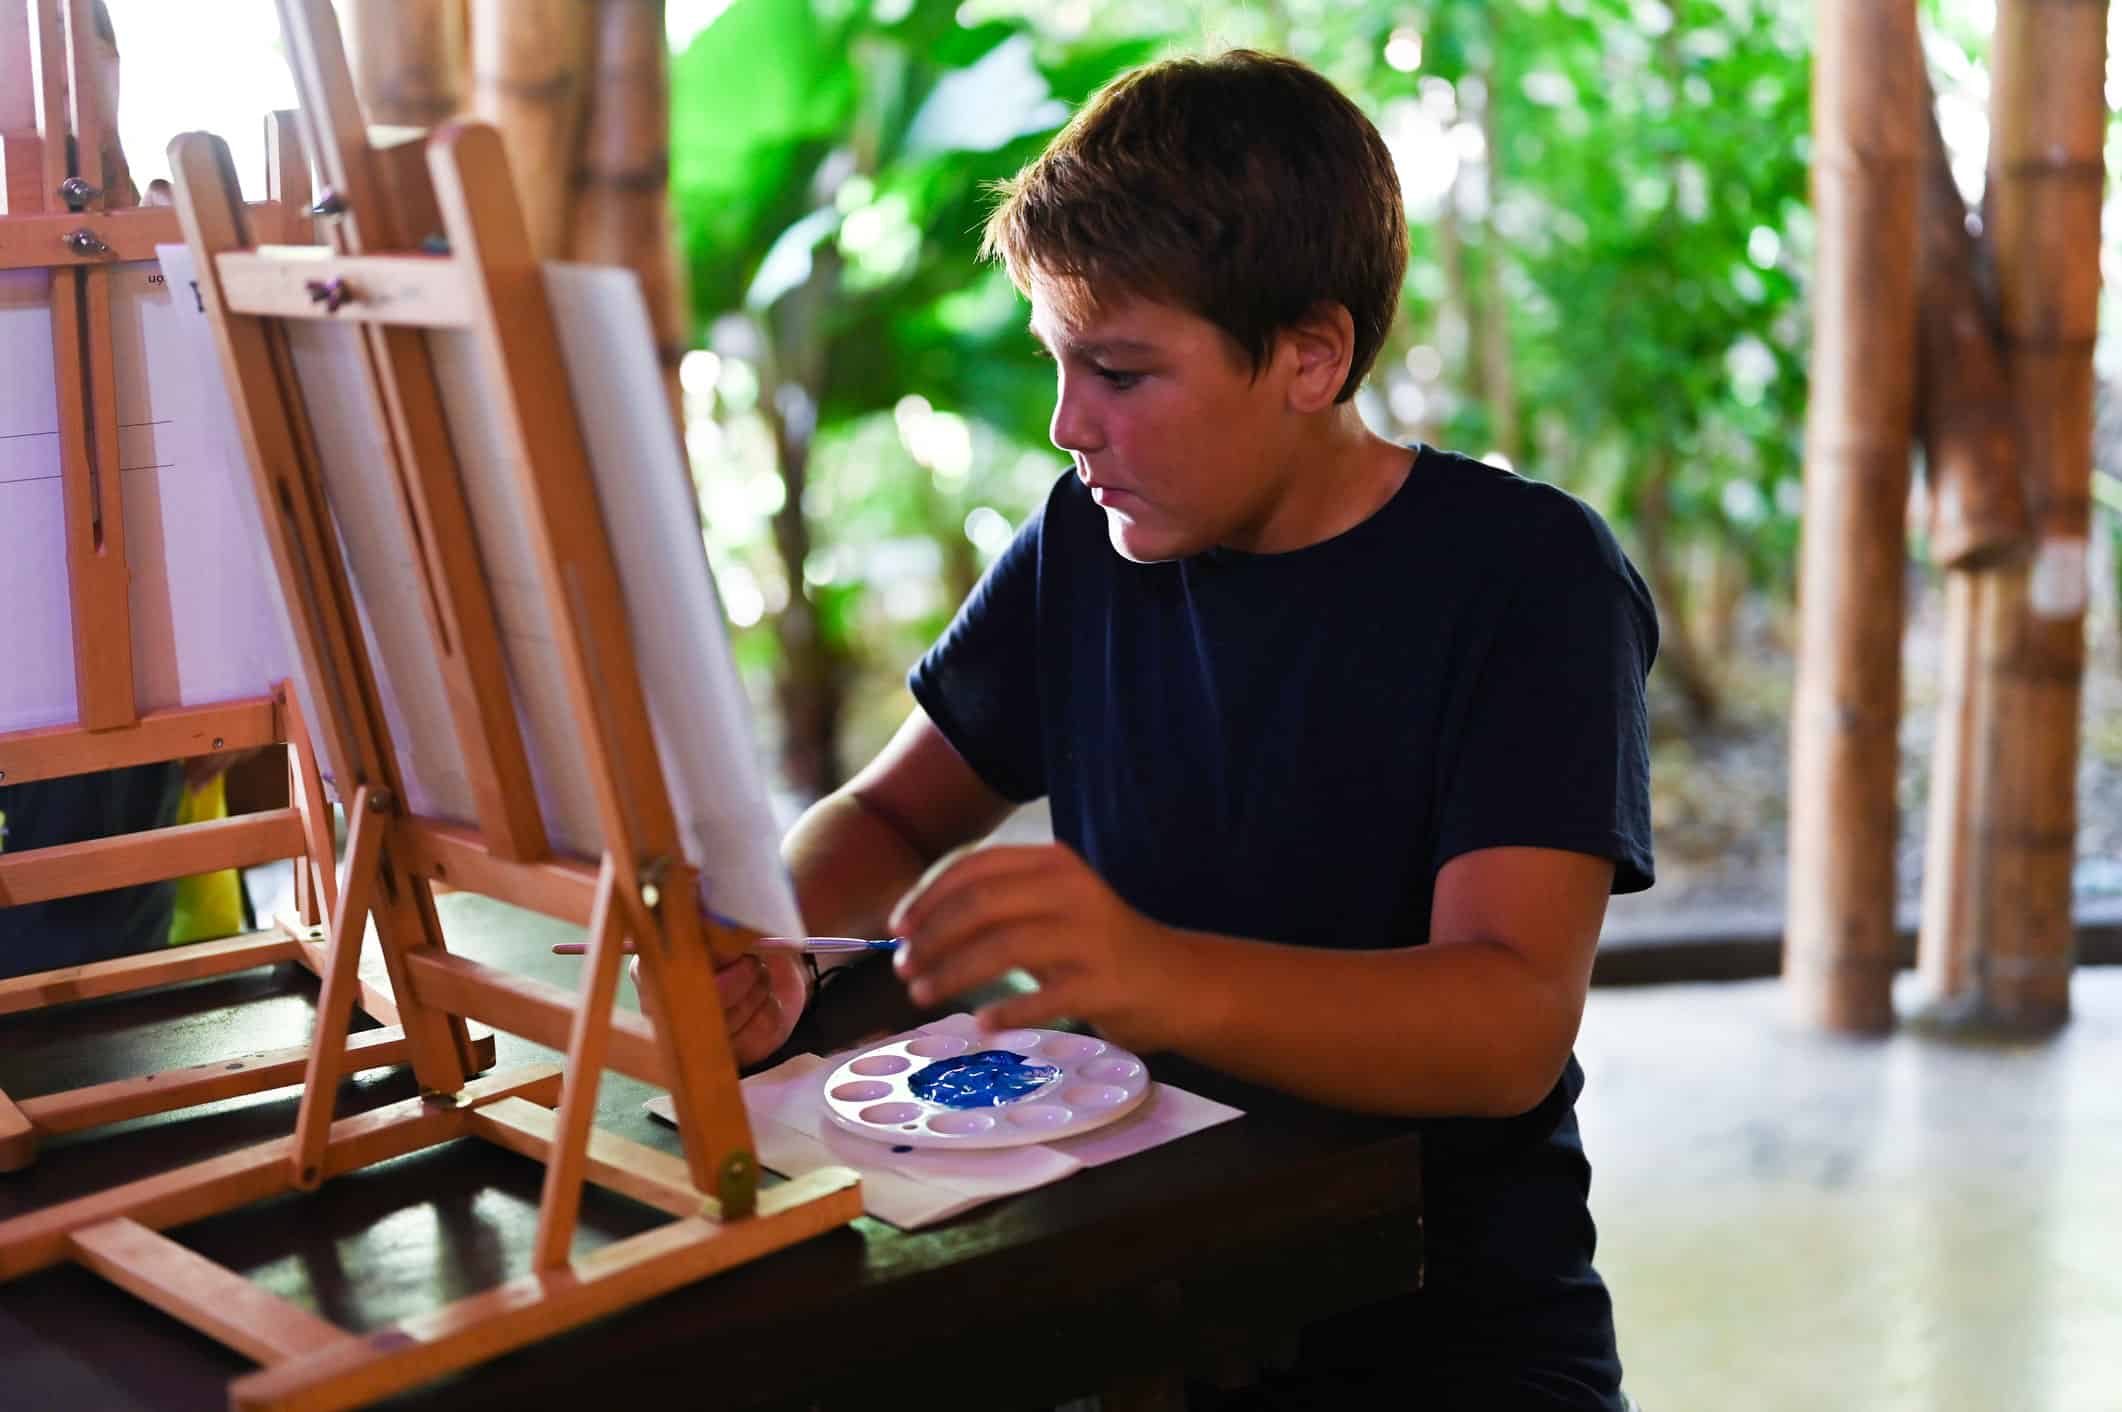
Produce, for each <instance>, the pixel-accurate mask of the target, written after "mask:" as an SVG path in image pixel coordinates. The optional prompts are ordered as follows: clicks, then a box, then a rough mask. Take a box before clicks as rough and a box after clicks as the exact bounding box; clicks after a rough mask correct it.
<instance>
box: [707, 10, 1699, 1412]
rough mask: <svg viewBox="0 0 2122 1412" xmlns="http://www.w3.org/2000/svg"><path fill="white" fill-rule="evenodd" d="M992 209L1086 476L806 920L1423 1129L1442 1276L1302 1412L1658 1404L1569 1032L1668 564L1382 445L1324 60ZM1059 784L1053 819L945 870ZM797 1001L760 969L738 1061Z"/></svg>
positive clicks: (1634, 774) (740, 1009) (1358, 234)
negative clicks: (1620, 1319)
mask: <svg viewBox="0 0 2122 1412" xmlns="http://www.w3.org/2000/svg"><path fill="white" fill-rule="evenodd" d="M1003 198H1004V199H1003V200H1002V202H1001V204H1000V206H999V207H998V208H997V210H996V211H995V213H994V215H993V217H992V219H991V220H990V222H989V224H988V227H987V241H986V253H988V254H989V255H990V256H999V257H1000V258H1001V259H1002V260H1003V261H1005V262H1006V264H1007V266H1008V268H1009V271H1010V274H1011V276H1012V278H1013V279H1014V280H1015V281H1016V283H1017V285H1018V286H1019V288H1020V289H1022V290H1023V291H1024V292H1025V293H1026V295H1027V296H1028V297H1029V299H1030V303H1031V326H1032V330H1033V332H1034V333H1035V334H1036V335H1037V336H1038V338H1039V340H1040V342H1041V343H1042V344H1044V345H1045V346H1046V348H1047V349H1048V351H1049V352H1050V353H1051V354H1052V355H1053V357H1054V359H1055V361H1056V364H1057V368H1058V373H1059V392H1058V401H1057V405H1056V407H1055V411H1054V416H1053V425H1052V435H1053V440H1054V443H1055V445H1057V446H1059V447H1061V448H1062V449H1063V450H1066V451H1067V452H1069V454H1070V455H1071V457H1072V458H1073V460H1074V470H1073V472H1072V473H1071V474H1068V475H1065V476H1063V477H1062V478H1061V479H1060V480H1059V481H1058V482H1057V483H1056V485H1055V486H1054V488H1053V490H1052V492H1051V493H1050V494H1049V495H1048V497H1047V499H1046V502H1045V504H1044V506H1043V507H1042V509H1041V510H1040V511H1039V512H1038V513H1036V514H1035V515H1034V516H1033V517H1032V519H1031V520H1030V522H1029V523H1027V524H1026V525H1025V526H1024V528H1023V530H1022V531H1021V532H1020V533H1019V534H1018V536H1017V537H1016V540H1015V541H1014V543H1013V544H1012V545H1011V546H1010V548H1009V549H1008V550H1007V552H1005V553H1004V554H1003V556H1002V557H1001V559H1000V560H999V561H998V562H997V563H996V564H995V565H994V567H993V569H992V570H991V571H990V572H989V573H988V575H987V576H986V577H985V579H983V581H982V582H981V584H980V586H979V588H978V589H977V590H975V592H974V593H973V595H972V596H971V598H970V599H969V600H968V601H967V602H966V604H965V605H964V607H963V608H962V609H961V610H960V612H959V614H958V616H957V618H956V620H955V621H954V622H953V623H952V624H951V626H950V628H949V630H948V631H947V632H946V633H945V634H944V636H943V638H942V639H941V640H940V641H939V642H938V643H937V644H936V645H935V646H934V647H933V648H932V649H931V650H930V651H929V653H928V654H927V655H926V656H925V657H924V658H923V659H922V660H921V662H920V663H919V664H918V665H917V666H916V667H915V668H914V670H913V672H912V674H911V677H910V685H911V687H912V690H913V694H914V697H915V700H916V701H917V702H918V703H919V709H917V710H916V711H915V712H914V714H913V716H912V717H911V718H910V719H909V720H908V721H907V722H906V724H905V725H904V727H902V729H901V730H900V732H899V734H898V735H897V737H896V738H895V739H894V740H893V741H892V742H891V743H890V744H889V745H888V746H887V747H885V749H884V751H883V752H882V753H881V754H880V755H879V756H878V758H877V759H876V760H874V761H872V762H871V763H870V765H869V766H868V767H867V768H866V769H864V770H863V771H862V772H861V774H860V775H859V776H858V777H857V778H856V779H855V780H853V781H852V782H851V783H849V784H848V785H847V786H845V787H844V788H842V789H841V790H839V791H838V792H836V793H835V794H833V795H831V796H829V797H828V798H826V799H824V800H822V801H821V802H820V803H818V804H817V805H816V806H814V807H813V808H812V809H811V810H810V811H809V812H807V813H806V814H805V815H804V816H803V818H802V819H801V820H800V821H799V822H798V823H797V825H796V827H795V828H794V829H793V830H792V831H791V832H790V834H789V836H788V839H787V840H786V843H785V848H784V851H785V855H786V857H787V859H788V861H789V864H790V867H791V869H792V870H793V872H794V875H795V879H796V884H797V890H798V895H799V899H800V901H801V905H802V908H803V913H804V916H805V918H806V919H807V920H808V922H809V924H810V925H811V926H812V927H813V928H816V929H818V930H821V931H825V932H836V933H839V932H845V933H853V934H866V935H872V936H881V935H887V934H890V935H900V936H904V937H905V938H906V939H907V944H906V946H904V947H903V948H902V949H901V951H900V953H899V956H898V959H897V962H896V964H897V965H898V967H899V969H900V972H901V974H902V975H903V977H904V979H905V980H906V983H907V985H908V986H909V988H910V990H911V992H912V996H913V999H914V1000H915V1001H916V1002H918V1003H921V1004H924V1005H926V1004H939V1003H941V1002H943V1001H944V1000H945V999H946V998H947V997H949V996H951V995H953V994H955V993H958V992H960V991H962V990H965V989H967V988H969V987H973V986H976V985H979V984H982V983H984V982H988V981H991V980H994V979H995V978H997V977H999V976H1001V975H1003V974H1004V973H1005V972H1007V971H1009V970H1011V969H1022V970H1024V971H1026V972H1029V973H1030V974H1031V975H1032V976H1034V977H1035V978H1036V979H1037V980H1038V982H1039V987H1040V988H1039V990H1038V991H1037V992H1036V993H1035V994H1030V995H1023V996H1015V997H1012V998H1010V999H1008V1000H1005V1001H1002V1002H1000V1003H998V1004H995V1005H992V1006H990V1007H988V1008H987V1010H986V1011H984V1012H983V1018H984V1019H985V1020H987V1021H988V1022H989V1023H991V1024H993V1025H996V1026H1011V1025H1035V1024H1040V1023H1042V1022H1050V1021H1052V1020H1055V1019H1057V1018H1059V1017H1062V1016H1072V1017H1075V1018H1078V1019H1082V1020H1086V1021H1089V1022H1091V1023H1092V1024H1094V1025H1096V1026H1097V1028H1098V1029H1099V1030H1100V1031H1101V1032H1102V1033H1105V1034H1108V1035H1110V1036H1112V1037H1113V1038H1114V1039H1116V1040H1118V1041H1119V1042H1121V1043H1123V1044H1126V1045H1127V1046H1129V1047H1130V1048H1133V1049H1136V1050H1138V1051H1142V1052H1155V1051H1159V1050H1174V1051H1178V1052H1181V1053H1184V1054H1186V1055H1188V1056H1190V1057H1192V1058H1194V1059H1196V1060H1200V1061H1202V1062H1205V1063H1209V1064H1212V1065H1216V1066H1218V1067H1220V1068H1223V1069H1225V1070H1228V1071H1230V1072H1232V1073H1235V1074H1239V1075H1241V1076H1243V1077H1245V1078H1248V1079H1251V1080H1254V1081H1256V1082H1260V1083H1265V1084H1270V1085H1274V1086H1276V1087H1279V1088H1281V1089H1284V1090H1287V1091H1290V1092H1293V1093H1296V1094H1300V1095H1302V1096H1304V1097H1306V1098H1309V1099H1312V1100H1315V1101H1317V1102H1320V1103H1325V1104H1333V1105H1337V1106H1342V1107H1346V1108H1352V1109H1361V1110H1366V1111H1371V1112H1379V1113H1390V1114H1401V1115H1407V1116H1411V1117H1417V1118H1423V1119H1429V1120H1432V1121H1429V1122H1428V1123H1427V1124H1426V1128H1425V1154H1426V1156H1425V1167H1426V1171H1425V1189H1424V1199H1425V1210H1426V1218H1425V1229H1426V1231H1427V1235H1428V1251H1429V1253H1428V1257H1427V1259H1426V1262H1425V1265H1426V1268H1425V1271H1424V1272H1423V1284H1422V1290H1421V1292H1420V1293H1419V1294H1416V1295H1411V1296H1408V1297H1405V1298H1402V1299H1397V1300H1394V1301H1391V1302H1390V1303H1388V1304H1387V1305H1385V1306H1381V1307H1377V1308H1373V1309H1370V1310H1364V1311H1360V1312H1359V1313H1357V1314H1355V1315H1351V1316H1347V1317H1344V1318H1341V1319H1337V1320H1332V1321H1329V1322H1328V1323H1327V1324H1324V1325H1321V1326H1317V1327H1315V1328H1313V1329H1311V1330H1308V1331H1307V1332H1306V1334H1305V1336H1304V1340H1303V1345H1302V1352H1301V1356H1300V1361H1299V1364H1298V1366H1297V1367H1296V1369H1295V1370H1293V1371H1292V1372H1291V1373H1290V1374H1288V1375H1287V1376H1282V1375H1270V1378H1269V1386H1268V1387H1267V1388H1265V1389H1263V1391H1262V1393H1261V1395H1262V1396H1265V1397H1270V1398H1273V1399H1275V1402H1276V1405H1290V1406H1322V1407H1354V1406H1373V1405H1394V1406H1402V1405H1417V1406H1421V1407H1451V1408H1460V1407H1466V1408H1480V1409H1495V1408H1519V1407H1525V1408H1534V1407H1538V1408H1584V1409H1616V1408H1620V1407H1622V1406H1624V1405H1625V1403H1624V1401H1623V1399H1622V1397H1621V1393H1620V1390H1619V1382H1620V1365H1619V1361H1618V1358H1617V1355H1616V1353H1615V1349H1614V1337H1613V1324H1612V1313H1611V1308H1610V1305H1609V1303H1608V1299H1607V1295H1606V1290H1605V1288H1604V1286H1603V1285H1602V1284H1601V1282H1600V1280H1599V1277H1598V1275H1597V1274H1596V1273H1595V1272H1594V1271H1593V1269H1592V1266H1591V1255H1592V1244H1593V1232H1592V1226H1591V1220H1590V1216H1589V1214H1588V1212H1587V1210H1586V1205H1585V1194H1586V1189H1587V1184H1588V1181H1589V1169H1588V1167H1587V1166H1586V1163H1585V1160H1584V1156H1583V1151H1582V1148H1581V1146H1580V1144H1579V1142H1578V1138H1577V1127H1576V1121H1575V1118H1574V1116H1573V1114H1572V1105H1573V1103H1574V1100H1575V1097H1576V1094H1577V1091H1578V1089H1579V1088H1580V1087H1581V1085H1582V1074H1581V1072H1580V1071H1579V1070H1578V1068H1577V1065H1576V1063H1575V1060H1574V1059H1573V1058H1572V1056H1571V1053H1570V1049H1571V1045H1572V1044H1573V1042H1574V1040H1575V1035H1576V1030H1577V1025H1578V1021H1579V1018H1580V1016H1581V1014H1582V1010H1583V1005H1584V998H1585V990H1586V987H1587V985H1588V982H1589V975H1590V970H1591V960H1592V952H1593V948H1594V945H1595V943H1596V941H1597V938H1598V934H1599V928H1600V924H1601V921H1602V919H1603V916H1604V912H1605V906H1606V898H1607V896H1608V895H1609V893H1610V892H1617V891H1629V890H1635V889H1640V888H1644V887H1648V886H1649V885H1650V881H1651V847H1650V824H1649V812H1650V811H1649V784H1648V749H1647V741H1646V727H1645V713H1644V700H1643V685H1644V676H1645V674H1646V673H1647V672H1648V670H1649V668H1650V663H1651V659H1652V656H1653V655H1654V653H1655V651H1656V642H1657V626H1656V619H1655V616H1654V613H1653V610H1652V608H1651V604H1650V600H1649V596H1648V594H1647V592H1646V591H1645V589H1644V586H1643V583H1642V581H1641V579H1640V578H1639V577H1638V576H1637V575H1636V573H1635V571H1634V569H1633V568H1632V567H1631V566H1630V565H1629V564H1628V562H1627V560H1626V559H1625V558H1624V557H1623V556H1622V554H1621V552H1620V550H1619V549H1618V548H1617V547H1616V545H1615V543H1614V541H1613V538H1612V536H1611V535H1610V534H1609V533H1608V532H1607V529H1606V527H1605V525H1604V524H1603V523H1602V522H1601V521H1600V520H1599V518H1598V516H1597V515H1596V514H1594V513H1593V512H1592V511H1591V510H1589V509H1587V508H1586V507H1585V506H1583V505H1582V504H1580V503H1579V502H1578V501H1576V500H1574V499H1572V498H1571V497H1569V496H1568V495H1566V494H1564V493H1562V492H1560V491H1557V490H1554V489H1552V488H1550V487H1547V486H1543V485H1540V484H1536V483H1534V482H1531V481H1527V480H1523V479H1520V478H1518V477H1516V476H1514V475H1511V474H1509V473H1507V472H1503V471H1498V470H1494V469H1491V468H1489V467H1486V466H1483V465H1480V464H1478V463H1476V462H1473V461H1469V460H1466V459H1464V458H1462V457H1458V456H1453V455H1449V454H1446V453H1443V452H1439V451H1434V450H1430V449H1427V448H1416V449H1413V450H1410V449H1408V448H1404V447H1401V446H1397V445H1394V444H1392V443H1390V442H1387V441H1384V440H1382V439H1380V438H1378V437H1376V436H1374V435H1372V434H1371V433H1370V432H1369V431H1368V430H1367V429H1366V428H1365V427H1364V425H1363V423H1362V421H1361V420H1360V418H1359V417H1358V416H1357V414H1356V411H1355V407H1354V404H1353V402H1352V400H1351V399H1352V398H1353V395H1354V393H1355V390H1356V388H1357V386H1358V385H1359V384H1360V383H1361V381H1362V379H1363V377H1364V375H1365V373H1366V372H1367V371H1368V370H1369V368H1370V365H1371V361H1372V359H1373V358H1374V357H1375V356H1376V354H1377V351H1378V348H1379V345H1380V343H1381V342H1382V341H1383V339H1384V337H1385V333H1386V329H1387V328H1388V326H1389V325H1390V323H1391V320H1392V316H1393V312H1394V309H1395V307H1396V304H1397V301H1398V296H1399V289H1400V282H1401V278H1402V275H1403V272H1404V269H1405V264H1406V259H1407V240H1406V229H1405V216H1404V213H1403V208H1402V205H1401V198H1400V192H1399V187H1398V183H1397V180H1396V179H1395V176H1394V172H1393V167H1392V163H1391V159H1390V158H1389V156H1388V155H1387V152H1386V150H1385V146H1384V144H1383V142H1382V141H1381V140H1380V138H1379V136H1378V134H1377V132H1376V131H1375V129H1373V128H1372V126H1371V125H1370V123H1369V122H1368V121H1367V120H1366V119H1365V118H1364V117H1363V116H1362V114H1361V113H1360V112H1359V111H1358V110H1357V109H1356V108H1355V107H1354V105H1352V104H1351V103H1349V101H1348V100H1347V99H1346V98H1344V97H1343V96H1342V95H1341V94H1340V93H1339V92H1337V91H1336V90H1335V89H1334V88H1333V87H1332V86H1331V85H1330V84H1328V83H1327V82H1326V81H1325V80H1324V79H1322V78H1320V77H1319V76H1317V75H1316V74H1314V73H1312V72H1311V71H1310V70H1308V69H1306V68H1304V67H1303V66H1301V65H1298V64H1296V63H1293V62H1290V61H1288V60H1284V59H1279V58H1273V57H1269V56H1266V55H1261V54H1256V53H1250V52H1243V51H1241V52H1233V53H1229V54H1225V55H1222V56H1220V57H1218V58H1215V59H1211V60H1207V61H1205V62H1197V61H1180V62H1172V63H1164V64H1157V65H1153V66H1150V67H1148V68H1146V69H1143V70H1139V71H1137V72H1134V73H1132V74H1129V75H1126V76H1124V77H1122V78H1120V79H1118V80H1116V81H1115V82H1114V83H1112V84H1111V85H1109V86H1108V87H1107V88H1106V89H1105V90H1104V91H1103V92H1101V93H1100V94H1098V95H1097V96H1096V97H1095V98H1094V99H1093V100H1092V101H1091V103H1090V104H1089V105H1087V107H1086V108H1085V109H1084V111H1083V112H1081V113H1080V114H1079V115H1078V116H1077V117H1076V118H1075V119H1074V121H1072V122H1071V123H1070V125H1069V126H1068V128H1067V129H1066V130H1065V131H1063V132H1062V133H1061V134H1060V135H1059V136H1058V137H1057V138H1056V139H1055V140H1054V142H1053V143H1052V145H1051V146H1050V147H1049V148H1048V149H1047V151H1046V152H1045V154H1044V155H1042V156H1041V157H1040V158H1039V159H1038V160H1037V161H1036V162H1034V163H1033V164H1032V165H1031V166H1029V167H1027V168H1026V169H1025V170H1024V171H1023V172H1022V173H1020V174H1019V175H1018V176H1017V177H1016V178H1015V179H1014V180H1013V181H1011V182H1010V183H1007V184H1006V186H1005V188H1004V191H1003ZM1041 795H1045V796H1047V797H1048V798H1049V799H1050V800H1051V804H1052V811H1053V821H1054V832H1055V835H1056V838H1057V839H1058V842H1056V843H1054V844H1052V845H1046V846H1039V847H991V848H987V849H984V850H978V851H972V852H968V853H965V854H963V855H961V856H959V857H957V858H955V859H954V860H953V861H951V862H949V863H948V864H947V865H945V866H943V867H941V868H940V869H935V870H934V871H931V867H932V865H933V864H935V863H937V862H938V860H941V859H943V858H944V857H945V856H946V855H947V854H949V853H951V851H952V850H953V849H956V848H958V847H959V846H960V845H962V844H966V843H969V842H972V841H975V840H977V839H979V838H981V837H983V836H984V835H985V834H986V833H987V832H988V831H989V830H990V829H992V828H993V827H994V826H995V825H996V824H997V823H998V822H999V821H1000V820H1001V819H1002V818H1003V817H1004V816H1005V815H1006V814H1007V813H1008V811H1009V809H1010V808H1011V806H1012V804H1013V803H1016V802H1021V801H1025V800H1030V799H1034V798H1037V797H1039V796H1041ZM762 976H763V978H764V981H765V983H764V984H761V983H760V981H761V978H762ZM804 987H805V983H804V978H803V976H802V975H801V973H800V971H799V970H798V968H797V967H796V966H795V965H794V964H793V963H792V962H790V961H789V960H788V959H787V958H785V957H778V956H777V957H773V958H769V959H766V960H765V961H764V962H763V968H762V966H761V965H753V966H733V967H730V968H728V970H727V971H726V972H725V975H724V994H725V1003H726V1005H727V1017H728V1019H729V1022H730V1024H731V1027H732V1031H733V1033H734V1035H735V1037H736V1042H737V1045H738V1049H739V1053H740V1057H742V1058H745V1059H748V1060H756V1059H757V1058H760V1057H763V1056H764V1055H765V1054H766V1053H768V1052H770V1051H771V1050H772V1049H773V1048H774V1047H775V1046H777V1045H778V1044H779V1043H780V1042H781V1041H782V1040H783V1039H784V1038H785V1037H786V1036H787V1034H788V1031H789V1029H790V1027H791V1026H792V1025H793V1024H794V1022H795V1019H796V1017H797V1015H798V1014H799V1013H800V1011H801V1008H802V1005H803V1003H804V999H805V995H804ZM1386 1364H1389V1365H1390V1366H1381V1365H1386Z"/></svg>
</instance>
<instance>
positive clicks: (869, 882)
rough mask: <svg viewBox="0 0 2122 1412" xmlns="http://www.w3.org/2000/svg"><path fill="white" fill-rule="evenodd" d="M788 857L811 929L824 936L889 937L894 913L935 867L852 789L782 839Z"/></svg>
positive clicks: (816, 808) (829, 799)
mask: <svg viewBox="0 0 2122 1412" xmlns="http://www.w3.org/2000/svg"><path fill="white" fill-rule="evenodd" d="M781 857H782V861H783V862H785V863H786V864H787V865H788V870H789V876H790V878H791V879H792V880H793V882H794V883H795V887H796V905H797V907H798V908H799V909H801V911H802V913H803V923H804V925H805V926H807V927H809V928H810V930H811V931H812V932H813V933H814V934H816V935H820V936H866V937H881V936H884V935H885V934H886V918H888V917H890V915H891V911H892V908H893V907H894V906H896V905H897V904H898V901H899V899H900V898H901V897H902V896H904V895H905V893H906V890H907V889H908V888H910V887H912V886H913V885H914V884H915V883H916V882H918V881H920V878H921V874H922V872H923V871H924V870H925V869H927V867H928V865H929V863H930V862H931V861H932V860H931V859H929V858H927V857H926V856H924V855H923V854H922V853H921V851H920V850H919V849H918V848H917V847H916V846H915V844H914V843H913V841H912V840H910V839H909V838H907V837H906V835H905V834H904V833H903V832H902V831H901V830H900V829H899V828H898V826H896V825H895V824H894V823H893V822H892V821H891V820H889V819H887V818H885V817H884V816H883V815H881V814H879V813H878V812H876V811H875V810H873V809H871V808H870V807H869V806H868V805H866V804H865V803H864V802H863V801H862V799H861V798H860V797H859V796H857V795H855V794H853V793H850V792H849V791H846V790H839V791H836V792H834V793H832V794H829V795H827V796H826V797H825V798H823V799H821V800H819V801H818V802H817V803H816V804H813V805H812V806H811V807H810V808H809V809H807V810H805V811H804V813H803V816H802V817H801V818H800V819H798V820H796V823H795V826H794V827H793V828H791V829H790V830H789V831H788V834H787V836H786V837H785V838H783V839H782V840H781Z"/></svg>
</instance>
